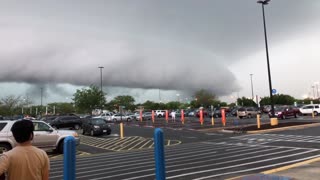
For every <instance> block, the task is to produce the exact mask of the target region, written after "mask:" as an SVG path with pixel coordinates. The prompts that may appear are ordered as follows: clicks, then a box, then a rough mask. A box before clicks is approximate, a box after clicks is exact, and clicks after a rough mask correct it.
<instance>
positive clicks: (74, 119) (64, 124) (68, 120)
mask: <svg viewBox="0 0 320 180" xmlns="http://www.w3.org/2000/svg"><path fill="white" fill-rule="evenodd" d="M45 122H46V121H45ZM47 123H49V124H50V125H51V126H52V127H53V128H55V129H59V128H73V129H76V130H79V129H80V128H81V126H82V121H81V118H80V117H78V116H58V117H56V118H55V119H54V120H50V121H47Z"/></svg>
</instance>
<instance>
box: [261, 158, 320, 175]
mask: <svg viewBox="0 0 320 180" xmlns="http://www.w3.org/2000/svg"><path fill="white" fill-rule="evenodd" d="M317 161H320V157H317V158H314V159H309V160H306V161H303V162H299V163H295V164H291V165H288V166H283V167H280V168H276V169H271V170H268V171H263V172H262V173H263V174H273V173H276V172H280V171H285V170H288V169H291V168H295V167H298V166H302V165H306V164H310V163H313V162H317Z"/></svg>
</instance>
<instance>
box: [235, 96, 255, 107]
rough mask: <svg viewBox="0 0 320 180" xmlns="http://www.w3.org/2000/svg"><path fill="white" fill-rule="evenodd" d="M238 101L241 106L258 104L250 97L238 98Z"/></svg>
mask: <svg viewBox="0 0 320 180" xmlns="http://www.w3.org/2000/svg"><path fill="white" fill-rule="evenodd" d="M237 103H238V105H239V106H257V104H256V103H255V102H254V101H253V100H252V99H248V98H246V97H242V98H238V99H237Z"/></svg>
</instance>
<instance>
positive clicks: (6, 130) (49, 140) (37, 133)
mask: <svg viewBox="0 0 320 180" xmlns="http://www.w3.org/2000/svg"><path fill="white" fill-rule="evenodd" d="M15 122H16V121H10V120H2V121H0V151H1V152H5V151H8V150H10V149H12V148H13V147H15V146H16V144H17V142H16V141H15V139H14V137H13V135H12V132H11V128H12V125H13V124H14V123H15ZM32 122H33V125H34V131H33V133H34V137H33V141H32V145H34V146H36V147H38V148H41V149H43V150H56V151H57V152H59V153H63V140H64V138H66V137H67V136H74V137H75V140H76V145H79V144H80V138H79V136H78V133H77V132H75V131H71V130H55V129H54V128H52V127H51V126H50V125H49V124H47V123H45V122H43V121H32ZM1 152H0V153H1Z"/></svg>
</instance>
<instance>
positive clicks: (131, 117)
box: [126, 113, 137, 120]
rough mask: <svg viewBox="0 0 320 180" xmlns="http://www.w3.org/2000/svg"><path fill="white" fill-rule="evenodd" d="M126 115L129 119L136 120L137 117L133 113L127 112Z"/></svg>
mask: <svg viewBox="0 0 320 180" xmlns="http://www.w3.org/2000/svg"><path fill="white" fill-rule="evenodd" d="M126 116H127V117H129V118H130V119H131V120H136V118H137V117H136V115H135V114H133V113H127V114H126Z"/></svg>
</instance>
